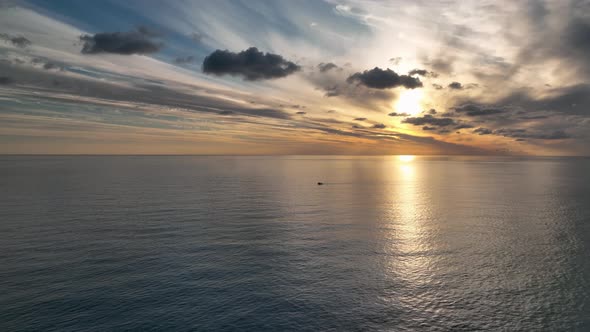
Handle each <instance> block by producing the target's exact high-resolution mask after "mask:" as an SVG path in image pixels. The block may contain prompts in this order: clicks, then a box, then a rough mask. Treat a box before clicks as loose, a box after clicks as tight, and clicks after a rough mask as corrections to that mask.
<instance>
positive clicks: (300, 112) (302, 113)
mask: <svg viewBox="0 0 590 332" xmlns="http://www.w3.org/2000/svg"><path fill="white" fill-rule="evenodd" d="M295 114H298V115H305V114H307V112H303V111H299V112H296V113H295Z"/></svg>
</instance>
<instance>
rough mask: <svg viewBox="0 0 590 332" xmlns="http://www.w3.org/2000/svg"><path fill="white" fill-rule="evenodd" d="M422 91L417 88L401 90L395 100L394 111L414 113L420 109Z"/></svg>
mask: <svg viewBox="0 0 590 332" xmlns="http://www.w3.org/2000/svg"><path fill="white" fill-rule="evenodd" d="M422 98H423V92H422V90H419V89H413V90H406V91H403V92H402V93H401V94H400V95H399V98H398V99H397V101H396V102H395V106H394V107H395V111H396V112H398V113H407V114H409V115H416V114H418V113H420V111H422Z"/></svg>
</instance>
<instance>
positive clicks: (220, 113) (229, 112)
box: [219, 111, 234, 115]
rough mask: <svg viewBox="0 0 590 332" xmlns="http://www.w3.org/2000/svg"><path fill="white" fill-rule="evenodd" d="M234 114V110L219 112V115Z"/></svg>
mask: <svg viewBox="0 0 590 332" xmlns="http://www.w3.org/2000/svg"><path fill="white" fill-rule="evenodd" d="M233 114H234V112H232V111H221V112H219V115H233Z"/></svg>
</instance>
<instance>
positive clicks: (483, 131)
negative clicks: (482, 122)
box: [473, 128, 493, 135]
mask: <svg viewBox="0 0 590 332" xmlns="http://www.w3.org/2000/svg"><path fill="white" fill-rule="evenodd" d="M473 133H474V134H478V135H491V134H492V133H493V132H492V130H490V129H488V128H477V129H475V130H474V131H473Z"/></svg>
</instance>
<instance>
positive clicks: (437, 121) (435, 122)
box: [402, 114, 455, 127]
mask: <svg viewBox="0 0 590 332" xmlns="http://www.w3.org/2000/svg"><path fill="white" fill-rule="evenodd" d="M402 123H409V124H412V125H414V126H423V125H432V126H438V127H446V126H450V125H454V124H455V120H453V119H451V118H435V117H434V116H432V115H430V114H426V115H424V116H421V117H413V118H406V119H404V120H403V121H402Z"/></svg>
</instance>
